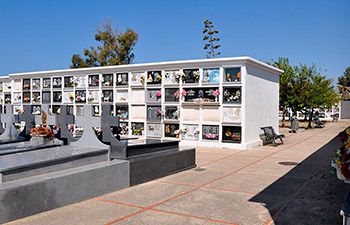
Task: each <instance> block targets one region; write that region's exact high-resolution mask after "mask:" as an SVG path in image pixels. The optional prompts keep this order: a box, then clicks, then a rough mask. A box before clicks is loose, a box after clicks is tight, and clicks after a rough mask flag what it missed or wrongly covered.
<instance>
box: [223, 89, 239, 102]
mask: <svg viewBox="0 0 350 225" xmlns="http://www.w3.org/2000/svg"><path fill="white" fill-rule="evenodd" d="M224 96H225V101H227V102H237V101H239V100H240V97H241V91H240V90H236V91H232V92H230V91H229V90H225V92H224Z"/></svg>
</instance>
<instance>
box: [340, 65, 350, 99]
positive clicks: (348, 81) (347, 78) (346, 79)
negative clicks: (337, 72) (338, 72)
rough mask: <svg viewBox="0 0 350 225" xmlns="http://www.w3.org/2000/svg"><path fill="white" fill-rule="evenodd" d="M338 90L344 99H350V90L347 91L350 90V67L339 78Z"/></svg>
mask: <svg viewBox="0 0 350 225" xmlns="http://www.w3.org/2000/svg"><path fill="white" fill-rule="evenodd" d="M338 88H339V92H340V94H341V95H342V98H343V99H345V100H347V99H350V90H349V89H347V88H350V67H348V68H346V70H345V72H344V73H343V76H340V77H339V78H338Z"/></svg>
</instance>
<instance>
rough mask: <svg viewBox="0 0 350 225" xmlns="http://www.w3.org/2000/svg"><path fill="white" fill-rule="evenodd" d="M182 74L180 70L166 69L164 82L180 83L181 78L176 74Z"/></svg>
mask: <svg viewBox="0 0 350 225" xmlns="http://www.w3.org/2000/svg"><path fill="white" fill-rule="evenodd" d="M178 74H180V71H179V70H166V71H164V84H178V83H179V80H178V79H176V76H177V75H178Z"/></svg>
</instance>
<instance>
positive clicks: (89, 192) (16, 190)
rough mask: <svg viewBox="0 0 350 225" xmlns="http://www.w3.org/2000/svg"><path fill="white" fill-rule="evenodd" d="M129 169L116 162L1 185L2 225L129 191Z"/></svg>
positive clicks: (127, 164)
mask: <svg viewBox="0 0 350 225" xmlns="http://www.w3.org/2000/svg"><path fill="white" fill-rule="evenodd" d="M129 166H130V165H129V162H128V161H126V160H113V161H111V162H104V163H98V164H94V165H90V166H85V167H80V168H75V169H70V170H66V171H60V172H56V173H50V174H45V175H42V176H38V177H31V178H25V179H21V180H16V181H13V182H7V183H3V184H0V223H6V222H9V221H12V220H16V219H20V218H23V217H27V216H30V215H33V214H36V213H40V212H43V211H47V210H51V209H54V208H58V207H61V206H65V205H69V204H72V203H75V202H79V201H83V200H86V199H89V198H93V197H96V196H99V195H103V194H106V193H109V192H113V191H116V190H120V189H123V188H126V187H129V186H130V180H129V177H130V175H129V171H130V169H129Z"/></svg>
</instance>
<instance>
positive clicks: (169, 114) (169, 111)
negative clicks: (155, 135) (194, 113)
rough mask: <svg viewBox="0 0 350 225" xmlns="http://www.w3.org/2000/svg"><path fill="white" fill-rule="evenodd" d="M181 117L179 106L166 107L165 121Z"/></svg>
mask: <svg viewBox="0 0 350 225" xmlns="http://www.w3.org/2000/svg"><path fill="white" fill-rule="evenodd" d="M179 116H180V110H179V108H178V107H177V106H165V119H167V120H177V119H179Z"/></svg>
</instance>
